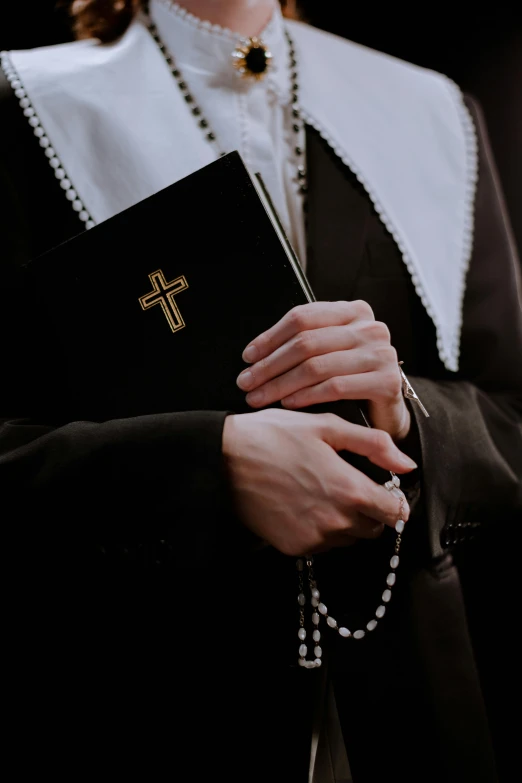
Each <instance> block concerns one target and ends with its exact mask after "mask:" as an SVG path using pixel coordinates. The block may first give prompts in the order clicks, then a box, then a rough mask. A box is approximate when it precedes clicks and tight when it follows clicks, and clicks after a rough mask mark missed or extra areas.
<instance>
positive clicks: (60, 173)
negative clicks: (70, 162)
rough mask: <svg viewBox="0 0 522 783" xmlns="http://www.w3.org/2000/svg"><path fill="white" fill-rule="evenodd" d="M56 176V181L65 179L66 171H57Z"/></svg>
mask: <svg viewBox="0 0 522 783" xmlns="http://www.w3.org/2000/svg"><path fill="white" fill-rule="evenodd" d="M54 176H55V177H56V179H65V171H64V170H63V169H56V171H55V172H54Z"/></svg>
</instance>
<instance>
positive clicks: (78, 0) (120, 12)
mask: <svg viewBox="0 0 522 783" xmlns="http://www.w3.org/2000/svg"><path fill="white" fill-rule="evenodd" d="M143 3H144V0H73V3H72V5H71V16H72V18H73V20H74V31H75V33H76V37H77V38H99V39H100V41H103V42H104V43H109V42H110V41H115V40H116V39H117V38H119V37H120V35H123V33H124V32H125V30H126V29H127V27H128V26H129V25H130V23H131V22H132V20H133V18H134V16H135V15H136V14H137V12H138V11H139V9H140V7H141V6H142V5H143ZM281 5H282V7H283V13H284V14H285V16H288V17H291V18H295V17H296V8H295V6H296V2H295V0H281Z"/></svg>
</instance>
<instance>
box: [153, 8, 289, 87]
mask: <svg viewBox="0 0 522 783" xmlns="http://www.w3.org/2000/svg"><path fill="white" fill-rule="evenodd" d="M150 14H151V17H152V19H153V20H154V22H155V23H156V25H157V27H158V30H159V31H160V34H161V37H162V39H163V41H164V42H165V44H166V46H167V49H168V50H169V51H170V52H172V53H173V54H174V55H175V57H176V63H178V64H179V66H180V69H181V71H182V73H183V74H186V75H187V77H188V79H187V80H188V81H189V82H190V73H191V71H197V72H198V73H199V74H205V75H207V76H208V77H209V79H210V82H209V83H210V85H211V86H215V87H226V88H227V89H228V90H231V91H232V92H235V93H238V94H240V93H241V92H245V91H247V90H249V89H250V88H251V86H252V85H251V84H250V83H249V82H248V81H247V80H243V79H239V78H238V76H237V73H236V72H235V71H234V70H233V68H232V67H231V63H232V52H233V51H234V49H235V48H236V46H237V45H238V44H239V43H240V41H241V39H242V36H241V34H240V33H236V32H233V31H232V30H230V29H228V28H226V27H221V26H220V25H216V24H214V25H213V24H211V23H210V22H205V21H202V20H201V19H198V17H196V16H194V15H193V14H191V13H189V12H188V11H187V10H186V9H184V8H182V7H181V6H180V5H178V4H177V3H174V2H171V0H152V1H151V3H150ZM258 37H259V38H260V39H261V40H262V41H263V43H264V44H265V45H266V47H267V49H269V51H270V53H271V54H272V60H271V66H270V68H269V70H268V72H267V75H266V77H265V79H264V80H263V82H262V83H261V84H262V85H263V86H264V87H265V88H267V89H271V90H273V91H274V92H275V93H276V94H277V95H278V96H281V97H283V96H284V99H285V100H287V99H288V98H289V95H290V80H289V71H288V58H289V55H288V44H287V41H286V39H285V33H284V22H283V16H282V14H281V9H280V6H279V3H276V4H275V5H274V11H273V13H272V17H271V18H270V21H269V22H268V24H267V25H266V26H265V28H264V29H263V30H262V31H261V33H259V36H258ZM256 86H257V85H256Z"/></svg>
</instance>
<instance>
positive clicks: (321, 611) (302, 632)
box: [296, 474, 404, 669]
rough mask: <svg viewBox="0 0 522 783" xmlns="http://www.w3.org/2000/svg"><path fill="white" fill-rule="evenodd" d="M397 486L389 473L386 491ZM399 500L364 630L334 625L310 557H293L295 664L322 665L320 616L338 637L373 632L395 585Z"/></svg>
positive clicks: (358, 636)
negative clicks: (377, 599)
mask: <svg viewBox="0 0 522 783" xmlns="http://www.w3.org/2000/svg"><path fill="white" fill-rule="evenodd" d="M400 485H401V482H400V479H399V477H398V476H396V475H395V474H392V479H391V480H390V481H387V482H386V484H385V485H384V486H385V488H386V489H387V490H388V491H389V492H392V491H393V490H398V489H399V487H400ZM399 502H400V505H399V519H398V520H397V522H396V523H395V532H396V534H397V537H396V539H395V547H394V554H393V556H392V557H391V559H390V569H391V570H390V572H389V573H388V575H387V577H386V588H385V590H384V592H383V594H382V596H381V601H382V603H381V604H379V606H378V607H377V609H376V610H375V616H374V617H373V618H372V619H371V620H369V622H368V623H367V624H366V628H365V629H364V630H363V629H358V630H357V631H354V632H353V633H352V632H351V631H350V630H349V629H348V628H346V627H345V626H339V625H338V623H337V620H336V619H335V618H334V617H332V616H331V615H330V614H328V608H327V606H326V604H324V603H323V602H322V601H321V593H320V592H319V588H318V587H317V580H316V578H315V575H314V570H313V563H314V561H313V557H312V556H309V557H306V558H299V559H298V560H297V564H296V565H297V576H298V583H299V594H298V596H297V603H298V606H299V630H298V632H297V635H298V638H299V658H298V663H299V666H303V667H304V668H306V669H315V668H318V667H319V666H321V664H322V655H323V651H322V648H321V646H320V645H319V642H320V640H321V631H320V630H319V626H320V623H321V620H323V619H324V621H325V622H326V625H327V626H328V627H329V628H331V629H332V630H334V631H337V633H338V634H339V636H342V637H343V638H344V639H357V640H360V639H364V637H365V636H366V634H367V633H368V632H371V631H374V630H375V629H376V628H377V624H378V622H379V620H381V619H382V618H383V617H384V615H385V614H386V606H387V604H388V603H389V602H390V601H391V597H392V588H393V586H394V585H395V582H396V581H397V574H396V570H397V568H398V566H399V551H400V548H401V543H402V533H403V531H404V520H403V519H402V517H403V515H404V514H403V512H404V496H402V495H401V497H400V501H399ZM305 569H306V583H307V584H306V586H305ZM307 593H308V595H309V599H310V606H311V609H312V612H311V621H312V626H313V631H312V641H313V643H314V644H313V647H312V646H310V649H311V650H312V651H313V657H309V658H307V655H308V645H307V644H306V643H305V642H306V638H307V630H306V627H305V607H306V602H307Z"/></svg>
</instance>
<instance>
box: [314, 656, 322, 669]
mask: <svg viewBox="0 0 522 783" xmlns="http://www.w3.org/2000/svg"><path fill="white" fill-rule="evenodd" d="M314 663H315V665H316V667H317V668H319V666H320V665H321V664H322V660H321V659H320V658H316V659H315V661H314Z"/></svg>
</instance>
